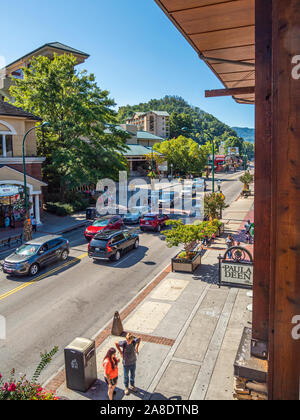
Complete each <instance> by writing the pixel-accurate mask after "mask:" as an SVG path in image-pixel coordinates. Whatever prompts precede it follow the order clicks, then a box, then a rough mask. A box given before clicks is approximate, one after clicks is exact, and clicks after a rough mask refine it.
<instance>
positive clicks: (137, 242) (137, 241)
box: [134, 239, 140, 249]
mask: <svg viewBox="0 0 300 420" xmlns="http://www.w3.org/2000/svg"><path fill="white" fill-rule="evenodd" d="M139 246H140V242H139V240H138V239H137V240H136V241H135V243H134V249H138V247H139Z"/></svg>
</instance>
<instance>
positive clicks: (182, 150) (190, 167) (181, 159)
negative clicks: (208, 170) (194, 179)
mask: <svg viewBox="0 0 300 420" xmlns="http://www.w3.org/2000/svg"><path fill="white" fill-rule="evenodd" d="M154 150H155V151H157V152H159V153H161V154H162V155H163V157H164V159H165V160H166V161H167V162H168V165H169V167H170V166H171V164H172V165H173V171H174V173H180V174H181V175H187V174H191V173H194V174H199V173H202V171H203V170H204V167H205V164H206V162H207V154H206V150H203V149H202V147H201V146H200V145H199V144H198V143H196V142H195V141H194V140H192V139H188V138H186V137H184V136H179V137H178V138H177V139H172V140H168V141H164V142H162V143H156V144H155V145H154Z"/></svg>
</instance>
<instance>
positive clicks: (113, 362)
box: [103, 347, 120, 401]
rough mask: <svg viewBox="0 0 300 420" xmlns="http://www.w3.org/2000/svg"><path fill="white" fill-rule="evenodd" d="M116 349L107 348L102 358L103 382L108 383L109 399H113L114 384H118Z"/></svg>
mask: <svg viewBox="0 0 300 420" xmlns="http://www.w3.org/2000/svg"><path fill="white" fill-rule="evenodd" d="M116 353H117V351H116V349H115V348H113V347H112V348H111V349H109V350H108V352H107V354H106V356H105V357H104V360H103V367H104V375H105V382H106V383H107V385H108V392H107V395H108V398H109V399H110V401H112V400H113V399H114V393H115V389H116V386H117V384H118V377H119V369H118V364H119V361H120V360H119V359H117V357H116Z"/></svg>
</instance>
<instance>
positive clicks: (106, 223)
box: [84, 215, 124, 242]
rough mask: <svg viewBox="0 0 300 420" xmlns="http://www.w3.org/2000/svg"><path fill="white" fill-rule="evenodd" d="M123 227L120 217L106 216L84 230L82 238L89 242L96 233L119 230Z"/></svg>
mask: <svg viewBox="0 0 300 420" xmlns="http://www.w3.org/2000/svg"><path fill="white" fill-rule="evenodd" d="M123 227H124V223H123V220H122V217H121V216H118V215H115V216H106V217H101V218H100V219H97V220H96V221H95V222H94V223H93V224H92V225H91V226H89V227H88V228H86V231H85V233H84V236H85V238H86V240H87V241H88V242H90V241H91V240H92V239H93V237H94V236H95V235H96V233H98V232H101V231H107V230H120V229H122V228H123Z"/></svg>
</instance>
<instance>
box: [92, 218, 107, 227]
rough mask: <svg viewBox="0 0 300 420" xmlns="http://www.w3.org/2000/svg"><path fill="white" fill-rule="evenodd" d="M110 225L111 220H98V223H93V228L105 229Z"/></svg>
mask: <svg viewBox="0 0 300 420" xmlns="http://www.w3.org/2000/svg"><path fill="white" fill-rule="evenodd" d="M108 224H109V219H105V220H96V222H94V223H93V226H95V227H105V226H107V225H108Z"/></svg>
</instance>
